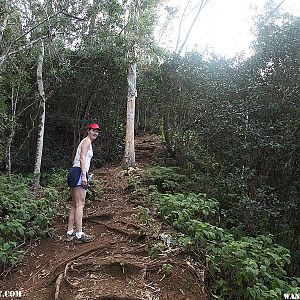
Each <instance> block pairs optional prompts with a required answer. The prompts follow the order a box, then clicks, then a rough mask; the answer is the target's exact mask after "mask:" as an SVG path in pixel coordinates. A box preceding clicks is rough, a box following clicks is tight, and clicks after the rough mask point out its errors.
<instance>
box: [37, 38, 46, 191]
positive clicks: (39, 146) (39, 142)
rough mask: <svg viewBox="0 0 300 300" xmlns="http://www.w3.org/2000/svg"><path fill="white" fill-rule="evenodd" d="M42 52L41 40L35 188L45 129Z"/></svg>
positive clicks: (39, 171) (39, 173)
mask: <svg viewBox="0 0 300 300" xmlns="http://www.w3.org/2000/svg"><path fill="white" fill-rule="evenodd" d="M44 54H45V48H44V43H43V42H41V53H40V55H39V58H38V65H37V72H36V74H37V84H38V90H39V95H40V108H41V116H40V122H39V129H38V130H39V131H38V139H37V145H36V161H35V166H34V175H35V177H36V178H35V188H36V189H39V188H40V176H41V164H42V156H43V146H44V130H45V118H46V96H45V91H44V84H43V62H44Z"/></svg>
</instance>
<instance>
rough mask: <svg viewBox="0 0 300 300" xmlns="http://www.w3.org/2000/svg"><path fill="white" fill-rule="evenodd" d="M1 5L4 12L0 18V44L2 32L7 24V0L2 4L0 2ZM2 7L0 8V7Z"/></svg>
mask: <svg viewBox="0 0 300 300" xmlns="http://www.w3.org/2000/svg"><path fill="white" fill-rule="evenodd" d="M1 6H3V10H4V14H3V20H1V23H0V44H1V43H2V38H3V34H4V31H5V28H6V25H7V21H8V11H7V10H8V1H5V2H4V5H3V4H1ZM1 9H2V8H1Z"/></svg>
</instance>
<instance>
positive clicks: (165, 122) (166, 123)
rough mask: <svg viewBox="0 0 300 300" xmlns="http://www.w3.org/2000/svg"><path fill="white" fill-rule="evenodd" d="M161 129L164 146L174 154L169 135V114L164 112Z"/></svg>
mask: <svg viewBox="0 0 300 300" xmlns="http://www.w3.org/2000/svg"><path fill="white" fill-rule="evenodd" d="M163 131H164V137H165V143H166V148H167V150H168V152H169V153H170V154H171V155H172V156H174V154H175V153H174V148H173V142H172V139H171V136H170V116H169V113H168V112H166V113H165V114H164V117H163Z"/></svg>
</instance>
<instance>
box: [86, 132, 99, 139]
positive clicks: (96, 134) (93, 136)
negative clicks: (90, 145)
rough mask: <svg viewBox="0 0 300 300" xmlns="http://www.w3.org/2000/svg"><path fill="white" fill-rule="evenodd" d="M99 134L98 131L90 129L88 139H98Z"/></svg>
mask: <svg viewBox="0 0 300 300" xmlns="http://www.w3.org/2000/svg"><path fill="white" fill-rule="evenodd" d="M98 134H99V130H98V129H90V130H89V131H88V135H89V137H90V139H91V140H92V141H93V140H95V139H96V138H97V137H98Z"/></svg>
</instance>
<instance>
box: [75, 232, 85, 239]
mask: <svg viewBox="0 0 300 300" xmlns="http://www.w3.org/2000/svg"><path fill="white" fill-rule="evenodd" d="M82 233H83V232H82V231H80V232H76V237H77V238H78V239H80V238H81V236H82Z"/></svg>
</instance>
